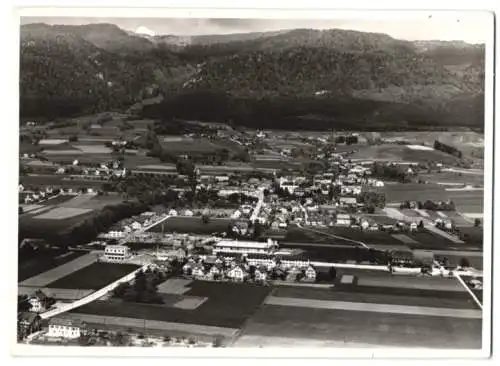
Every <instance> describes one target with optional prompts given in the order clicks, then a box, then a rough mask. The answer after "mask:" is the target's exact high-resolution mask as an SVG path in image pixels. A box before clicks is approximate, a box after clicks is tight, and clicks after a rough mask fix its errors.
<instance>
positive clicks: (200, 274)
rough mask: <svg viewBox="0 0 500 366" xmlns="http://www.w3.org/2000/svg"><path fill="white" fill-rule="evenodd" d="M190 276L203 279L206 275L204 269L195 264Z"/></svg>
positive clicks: (200, 265) (199, 264) (201, 265)
mask: <svg viewBox="0 0 500 366" xmlns="http://www.w3.org/2000/svg"><path fill="white" fill-rule="evenodd" d="M191 274H192V276H193V277H194V278H197V279H201V278H204V277H205V275H206V273H205V267H204V266H203V264H201V263H196V264H195V265H194V266H193V268H192V272H191Z"/></svg>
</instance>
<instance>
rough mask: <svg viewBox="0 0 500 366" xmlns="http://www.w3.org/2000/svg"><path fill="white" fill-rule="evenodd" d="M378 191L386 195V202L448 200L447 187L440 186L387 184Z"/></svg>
mask: <svg viewBox="0 0 500 366" xmlns="http://www.w3.org/2000/svg"><path fill="white" fill-rule="evenodd" d="M377 190H378V191H380V192H383V193H385V196H386V202H387V203H391V202H397V203H400V202H404V201H406V200H408V199H410V197H411V199H412V200H414V201H422V202H424V201H426V200H431V201H444V200H446V199H448V196H449V195H448V192H447V191H446V190H445V187H443V186H440V185H438V184H416V183H406V184H386V185H385V186H384V187H382V188H377Z"/></svg>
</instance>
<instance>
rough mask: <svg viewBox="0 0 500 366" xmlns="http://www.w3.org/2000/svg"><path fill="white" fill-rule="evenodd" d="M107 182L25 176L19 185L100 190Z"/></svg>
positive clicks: (56, 176) (51, 176)
mask: <svg viewBox="0 0 500 366" xmlns="http://www.w3.org/2000/svg"><path fill="white" fill-rule="evenodd" d="M105 181H106V180H83V179H70V178H69V177H65V176H63V175H41V174H40V175H38V174H37V175H35V174H30V175H25V176H22V177H20V179H19V183H21V184H22V185H24V186H25V187H27V186H36V187H45V186H52V187H62V188H73V189H79V188H100V187H101V186H102V185H103V183H104V182H105Z"/></svg>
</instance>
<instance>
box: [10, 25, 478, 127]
mask: <svg viewBox="0 0 500 366" xmlns="http://www.w3.org/2000/svg"><path fill="white" fill-rule="evenodd" d="M20 83H21V115H22V116H23V115H24V116H34V117H37V116H38V117H44V116H45V117H47V118H54V117H57V115H58V113H59V114H60V117H64V116H65V115H71V114H78V113H88V112H91V111H92V112H95V111H101V110H106V109H125V108H127V107H128V106H130V105H132V104H134V103H137V102H140V100H142V99H143V98H148V97H154V96H156V95H158V94H161V95H163V96H164V98H163V99H164V102H163V107H162V105H159V106H153V107H149V110H148V112H147V113H151V110H152V109H155V111H156V112H155V113H156V114H157V116H158V117H162V116H167V115H168V116H169V118H170V117H176V118H182V117H183V115H182V113H184V112H182V113H181V112H176V111H181V110H184V109H183V108H180V107H179V106H178V105H176V104H175V103H174V104H172V103H173V101H177V102H179V100H180V99H179V98H181V99H182V98H188V99H187V100H189V101H190V103H193V109H198V110H199V111H200V113H199V115H197V116H194V117H195V118H200V119H203V118H205V115H206V114H207V113H208V112H207V113H205V112H203V111H204V110H205V109H204V108H205V107H203V105H205V104H206V103H205V102H203V101H201V100H198V99H199V98H201V97H200V96H203V98H205V97H206V96H207V95H208V94H210V93H212V95H215V96H217V95H219V96H221V95H226V96H228V97H229V98H230V100H231V99H234V98H236V99H238V100H240V101H241V100H242V99H243V100H248V103H249V104H248V105H247V107H248V108H254V103H253V102H252V100H255V101H259V100H262V99H263V98H264V99H267V100H268V102H269V103H275V102H274V100H275V99H276V98H281V99H283V98H285V99H287V98H288V99H290V100H291V99H294V100H295V99H297V98H299V99H301V100H302V101H303V102H304V103H305V101H309V100H314V103H312V102H311V103H312V104H311V108H319V110H317V111H315V110H311V111H309V112H310V113H304V114H319V115H321V116H323V117H322V118H323V119H326V120H329V119H330V120H331V121H332V123H335V120H336V117H335V115H336V113H335V110H334V109H333V110H332V109H331V108H323V107H320V106H319V104H321V103H323V104H327V103H330V104H332V101H333V100H334V99H336V101H335V103H337V102H338V101H339V100H343V101H346V103H347V101H348V100H351V99H352V100H354V101H359V102H360V103H364V101H373V102H374V103H375V104H374V105H373V108H375V110H374V112H373V113H371V114H370V116H371V117H370V118H373V119H374V120H375V119H377V118H378V117H377V115H383V116H384V118H389V119H391V120H394V123H396V120H398V119H400V120H402V119H403V117H402V115H401V111H403V110H404V109H405V108H406V110H413V109H414V108H417V107H418V108H419V111H420V110H421V112H422V113H423V115H421V116H420V117H419V119H418V120H419V121H422V120H423V119H424V120H425V119H426V117H425V115H426V113H427V114H428V115H429V117H428V119H429V120H432V121H435V122H433V123H438V124H440V123H445V122H440V120H443V115H444V116H448V117H446V118H444V120H446V121H447V122H446V123H445V124H450V123H452V122H453V120H455V119H456V122H455V123H457V124H458V125H467V126H475V127H480V126H481V125H482V123H483V121H482V118H483V117H482V116H483V111H482V103H481V102H479V103H478V101H481V100H482V98H483V95H484V45H470V44H467V43H465V42H442V41H417V42H409V41H403V40H397V39H394V38H392V37H390V36H388V35H386V34H380V33H365V32H358V31H348V30H339V29H332V30H313V29H293V30H283V31H276V32H255V33H242V34H229V35H207V36H190V37H184V36H173V35H157V36H146V35H139V34H134V33H133V32H128V31H125V30H122V29H120V28H119V27H117V26H116V25H113V24H89V25H82V26H65V25H56V26H49V25H46V24H41V23H38V24H29V25H23V26H22V27H21V80H20ZM207 93H208V94H207ZM193 95H194V96H196V97H193ZM193 98H194V99H193ZM197 98H198V99H197ZM223 98H226V97H223ZM311 98H312V99H311ZM478 98H479V99H478ZM160 100H161V99H160ZM224 100H225V99H224ZM177 102H176V103H177ZM238 103H239V102H238ZM280 103H281V102H280ZM307 103H309V102H307ZM307 103H306V104H307ZM318 103H319V104H318ZM335 103H334V104H335ZM370 103H371V102H370ZM377 103H379V104H377ZM380 103H383V104H380ZM387 103H389V104H387ZM229 104H231V105H233V104H234V103H232V102H230V103H229ZM464 104H469V105H468V106H466V105H464ZM61 105H64V106H71V107H70V108H62V109H61ZM167 105H168V108H170V109H173V111H172V110H169V112H168V113H167V114H165V115H164V112H162V110H164V109H165V108H166V106H167ZM347 105H351V102H349V103H348V104H347ZM354 105H355V104H354ZM377 105H380V106H381V108H383V109H384V108H385V109H387V106H389V105H390V106H392V107H390V109H391V111H394V113H392V114H386V113H385V112H384V113H376V109H377ZM405 105H406V107H405ZM410 105H411V106H410ZM457 105H458V106H459V107H460V108H459V109H463V108H466V107H467V108H469V109H467V113H460V114H457V112H456V107H457ZM370 106H372V104H370ZM471 106H474V107H471ZM221 108H229V107H227V106H226V107H225V106H224V105H222V106H221ZM245 108H246V107H245ZM304 108H305V109H307V107H306V106H304ZM339 108H341V107H340V106H339ZM342 108H343V107H342ZM370 108H372V107H370ZM451 108H453V111H452V109H451ZM470 108H472V109H470ZM320 110H321V111H322V112H321V113H319V111H320ZM226 112H227V113H226V114H227V115H232V116H233V117H231V116H229V117H227V118H230V119H233V120H235V121H236V123H239V122H240V120H243V118H242V117H241V116H240V114H239V112H238V113H236V112H234V111H232V112H231V113H229V111H226ZM233 112H234V113H233ZM421 112H419V113H421ZM172 113H173V115H172ZM241 113H243V112H241ZM248 113H251V111H250V112H248ZM297 113H298V112H297V111H296V110H295V109H294V108H291V106H286V107H285V108H284V109H283V114H286V115H288V116H287V118H295V117H297ZM324 113H327V114H326V115H325V114H324ZM208 114H210V118H214V117H215V118H217V115H213V113H212V112H210V113H208ZM226 114H224V113H223V115H224V116H226ZM341 114H342V116H343V118H347V119H349V118H350V117H349V113H348V111H347V112H346V111H345V110H343V111H342V113H341ZM352 115H353V116H354V115H356V113H352ZM410 115H411V113H410ZM461 115H462V116H463V117H461ZM49 116H50V117H49ZM294 116H295V117H294ZM438 116H439V118H438ZM452 116H453V117H452ZM465 116H466V117H465ZM407 117H408V115H407V113H406V112H405V117H404V119H405V121H406V122H405V123H409V124H410V126H411V125H412V124H413V123H414V122H411V121H410V122H408V118H407ZM224 118H226V117H224ZM353 118H354V117H353ZM366 118H368V117H366ZM466 118H467V120H465V119H466ZM337 119H338V118H337ZM438 119H439V120H438ZM242 123H243V122H242ZM244 123H249V122H248V121H246V122H244ZM415 123H421V122H415Z"/></svg>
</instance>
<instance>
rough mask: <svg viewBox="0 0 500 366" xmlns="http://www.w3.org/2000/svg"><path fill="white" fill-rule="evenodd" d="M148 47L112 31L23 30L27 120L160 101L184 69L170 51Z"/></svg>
mask: <svg viewBox="0 0 500 366" xmlns="http://www.w3.org/2000/svg"><path fill="white" fill-rule="evenodd" d="M114 40H116V42H115V41H114ZM137 40H139V41H138V42H137ZM142 41H143V39H142V38H141V37H131V36H129V35H128V34H127V33H126V32H123V31H121V30H120V29H119V28H117V27H115V26H111V27H109V26H108V25H91V26H82V27H72V26H47V25H44V24H31V25H28V26H23V27H22V28H21V47H20V53H21V65H20V67H21V74H20V99H21V101H20V102H21V111H20V112H21V116H23V117H28V116H29V117H46V118H55V117H64V116H70V115H75V114H80V113H94V112H99V111H104V110H110V109H118V110H122V109H125V108H127V107H128V106H130V105H132V104H133V103H135V102H137V101H140V100H141V99H142V98H149V97H152V96H155V95H157V94H158V92H159V88H161V87H165V88H168V87H169V83H170V80H175V78H176V75H177V73H179V72H183V69H181V70H177V69H176V67H178V66H179V65H180V63H179V62H178V60H177V57H176V56H175V55H174V54H172V53H171V52H170V51H168V50H165V49H160V48H157V47H156V46H154V45H152V44H151V47H149V46H147V45H146V46H144V43H143V42H142ZM144 41H146V40H144ZM146 42H149V41H146ZM99 46H100V47H99ZM140 50H145V51H143V52H141V51H140ZM183 79H184V77H183Z"/></svg>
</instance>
